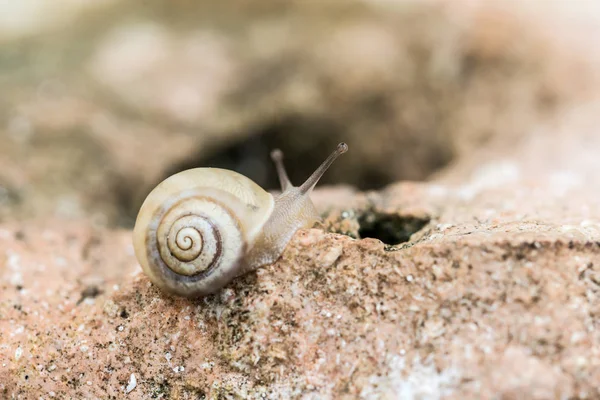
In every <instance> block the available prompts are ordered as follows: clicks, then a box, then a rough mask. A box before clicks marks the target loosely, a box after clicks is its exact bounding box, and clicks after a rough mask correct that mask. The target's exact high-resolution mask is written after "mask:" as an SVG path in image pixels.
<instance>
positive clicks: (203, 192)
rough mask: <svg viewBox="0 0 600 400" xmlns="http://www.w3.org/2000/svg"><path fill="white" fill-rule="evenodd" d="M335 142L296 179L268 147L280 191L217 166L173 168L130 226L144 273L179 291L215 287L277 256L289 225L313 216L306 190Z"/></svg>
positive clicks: (293, 227) (291, 229)
mask: <svg viewBox="0 0 600 400" xmlns="http://www.w3.org/2000/svg"><path fill="white" fill-rule="evenodd" d="M347 150H348V146H347V145H346V144H345V143H340V144H339V145H338V146H337V148H336V150H335V151H334V152H333V153H331V154H330V155H329V157H327V159H326V160H325V161H324V162H323V164H321V166H319V168H317V170H316V171H315V172H313V174H312V175H311V176H310V177H309V178H308V179H307V180H306V182H304V183H303V184H302V185H301V186H299V187H295V186H293V185H292V183H291V182H290V180H289V179H288V176H287V173H286V170H285V167H284V165H283V153H282V152H281V151H280V150H274V151H273V152H272V153H271V158H272V159H273V162H274V163H275V167H276V170H277V174H278V176H279V182H280V184H281V190H282V192H281V194H278V195H276V196H273V195H271V194H270V193H268V192H267V191H265V190H264V189H262V188H261V187H260V186H258V185H257V184H256V183H255V182H253V181H252V180H251V179H249V178H246V177H245V176H243V175H241V174H239V173H237V172H234V171H229V170H225V169H220V168H194V169H190V170H186V171H183V172H179V173H177V174H175V175H172V176H170V177H168V178H167V179H165V180H164V181H163V182H161V183H160V184H159V185H158V186H157V187H156V188H154V189H153V190H152V191H151V192H150V194H149V195H148V197H147V198H146V200H145V201H144V203H143V204H142V207H141V208H140V211H139V213H138V216H137V219H136V223H135V227H134V229H133V244H134V249H135V254H136V257H137V259H138V261H139V263H140V265H141V266H142V269H143V271H144V272H145V273H146V275H148V277H149V278H150V280H151V281H152V282H153V283H154V284H155V285H157V286H158V287H160V288H161V289H163V290H165V291H167V292H169V293H172V294H176V295H180V296H184V297H201V296H205V295H208V294H211V293H214V292H216V291H218V290H219V289H221V288H222V287H223V286H225V285H227V284H228V283H229V282H230V281H231V280H233V279H234V278H236V277H237V276H240V275H243V274H245V273H247V272H250V271H253V270H255V269H257V268H260V267H263V266H266V265H269V264H272V263H274V262H275V261H277V259H278V258H279V257H280V256H281V254H282V253H283V251H284V249H285V247H286V246H287V244H288V242H289V241H290V239H291V238H292V236H293V235H294V233H295V232H296V231H297V230H298V229H300V228H306V227H310V226H312V225H313V224H314V223H315V222H316V221H317V220H319V214H318V213H317V211H316V209H315V206H314V205H313V203H312V201H311V200H310V196H309V195H310V193H311V191H312V190H313V188H314V187H315V185H316V184H317V182H318V181H319V179H320V178H321V176H323V174H324V173H325V171H327V169H328V168H329V167H330V166H331V164H333V162H334V161H335V159H336V158H337V157H338V156H340V155H341V154H343V153H345V152H346V151H347Z"/></svg>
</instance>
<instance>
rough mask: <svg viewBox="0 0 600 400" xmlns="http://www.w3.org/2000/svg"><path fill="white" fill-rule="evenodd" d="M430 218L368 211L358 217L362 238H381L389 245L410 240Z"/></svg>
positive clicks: (359, 232)
mask: <svg viewBox="0 0 600 400" xmlns="http://www.w3.org/2000/svg"><path fill="white" fill-rule="evenodd" d="M429 220H430V219H429V218H423V217H414V216H408V217H407V216H400V215H397V214H383V213H375V212H368V213H365V214H363V215H361V216H360V217H359V218H358V223H359V225H360V228H359V230H358V234H359V235H360V237H361V238H363V239H364V238H374V239H379V240H381V241H382V242H383V243H385V244H388V245H392V246H394V245H398V244H401V243H405V242H408V241H409V240H410V237H411V236H412V235H413V234H414V233H416V232H418V231H420V230H421V229H423V227H425V225H427V224H428V223H429Z"/></svg>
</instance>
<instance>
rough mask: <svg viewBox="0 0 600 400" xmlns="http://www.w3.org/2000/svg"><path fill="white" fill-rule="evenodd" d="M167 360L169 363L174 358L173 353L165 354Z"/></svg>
mask: <svg viewBox="0 0 600 400" xmlns="http://www.w3.org/2000/svg"><path fill="white" fill-rule="evenodd" d="M165 358H166V359H167V361H171V358H173V356H172V355H171V353H169V352H167V354H165Z"/></svg>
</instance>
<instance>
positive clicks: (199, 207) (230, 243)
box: [146, 195, 245, 284]
mask: <svg viewBox="0 0 600 400" xmlns="http://www.w3.org/2000/svg"><path fill="white" fill-rule="evenodd" d="M146 248H147V251H148V258H149V260H150V261H151V264H152V265H154V266H155V268H156V267H158V269H159V271H157V272H159V273H160V275H163V276H164V277H165V278H167V279H168V280H169V281H172V282H173V283H174V284H175V283H177V284H179V283H184V282H185V283H192V282H194V281H197V280H200V279H202V278H203V277H205V276H207V275H209V274H210V273H211V272H212V271H213V270H216V269H218V268H219V266H221V265H223V264H227V265H229V263H237V262H239V259H240V258H241V256H242V255H243V253H244V250H245V243H244V235H243V231H242V229H241V225H240V222H239V221H238V219H237V218H236V217H235V215H234V213H233V212H232V211H231V210H230V209H229V208H228V207H226V206H225V205H224V204H222V203H220V202H219V201H218V200H216V199H214V198H212V197H207V196H198V195H182V196H180V197H178V198H177V199H173V200H171V201H169V202H166V203H165V204H163V206H162V207H161V208H160V209H159V210H157V212H156V213H155V215H154V216H153V218H152V221H151V223H150V225H149V229H148V231H147V236H146Z"/></svg>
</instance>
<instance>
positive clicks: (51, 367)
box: [48, 364, 56, 372]
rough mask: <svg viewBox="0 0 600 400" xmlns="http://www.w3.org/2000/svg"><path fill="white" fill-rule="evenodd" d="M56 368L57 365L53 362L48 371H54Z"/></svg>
mask: <svg viewBox="0 0 600 400" xmlns="http://www.w3.org/2000/svg"><path fill="white" fill-rule="evenodd" d="M55 369H56V365H54V364H52V365H51V366H49V367H48V371H50V372H52V371H54V370H55Z"/></svg>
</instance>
